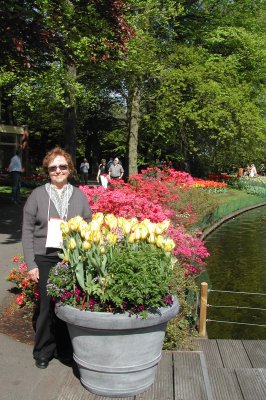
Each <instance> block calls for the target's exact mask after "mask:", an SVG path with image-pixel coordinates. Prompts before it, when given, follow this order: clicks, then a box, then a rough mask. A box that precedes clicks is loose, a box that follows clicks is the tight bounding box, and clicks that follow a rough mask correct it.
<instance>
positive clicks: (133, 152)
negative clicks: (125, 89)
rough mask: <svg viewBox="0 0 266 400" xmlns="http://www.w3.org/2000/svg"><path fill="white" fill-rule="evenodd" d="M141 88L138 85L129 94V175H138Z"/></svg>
mask: <svg viewBox="0 0 266 400" xmlns="http://www.w3.org/2000/svg"><path fill="white" fill-rule="evenodd" d="M140 100H141V88H140V84H139V83H137V84H135V85H134V86H133V88H132V91H131V93H129V109H128V119H129V135H128V175H131V174H137V173H138V133H139V114H140Z"/></svg>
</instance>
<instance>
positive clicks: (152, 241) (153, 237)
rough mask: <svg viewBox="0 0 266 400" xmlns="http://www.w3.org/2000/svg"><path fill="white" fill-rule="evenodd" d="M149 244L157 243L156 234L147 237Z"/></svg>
mask: <svg viewBox="0 0 266 400" xmlns="http://www.w3.org/2000/svg"><path fill="white" fill-rule="evenodd" d="M147 240H148V242H149V243H155V235H154V233H150V236H148V237H147Z"/></svg>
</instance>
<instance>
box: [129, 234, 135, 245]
mask: <svg viewBox="0 0 266 400" xmlns="http://www.w3.org/2000/svg"><path fill="white" fill-rule="evenodd" d="M135 241H136V235H135V232H132V233H131V234H130V235H129V238H128V242H129V243H134V242H135Z"/></svg>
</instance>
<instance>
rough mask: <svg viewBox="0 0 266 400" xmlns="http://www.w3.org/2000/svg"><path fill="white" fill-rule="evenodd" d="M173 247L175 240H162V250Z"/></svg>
mask: <svg viewBox="0 0 266 400" xmlns="http://www.w3.org/2000/svg"><path fill="white" fill-rule="evenodd" d="M174 248H175V242H174V241H173V239H166V240H165V242H164V250H165V251H169V252H170V251H172V250H173V249H174Z"/></svg>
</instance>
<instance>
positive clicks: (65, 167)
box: [48, 164, 68, 172]
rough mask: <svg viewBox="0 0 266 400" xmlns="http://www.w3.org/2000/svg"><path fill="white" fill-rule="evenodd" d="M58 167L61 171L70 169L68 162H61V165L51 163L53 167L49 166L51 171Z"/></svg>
mask: <svg viewBox="0 0 266 400" xmlns="http://www.w3.org/2000/svg"><path fill="white" fill-rule="evenodd" d="M57 168H59V169H60V171H66V170H67V169H68V165H66V164H61V165H51V167H48V171H49V172H55V171H56V170H57Z"/></svg>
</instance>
